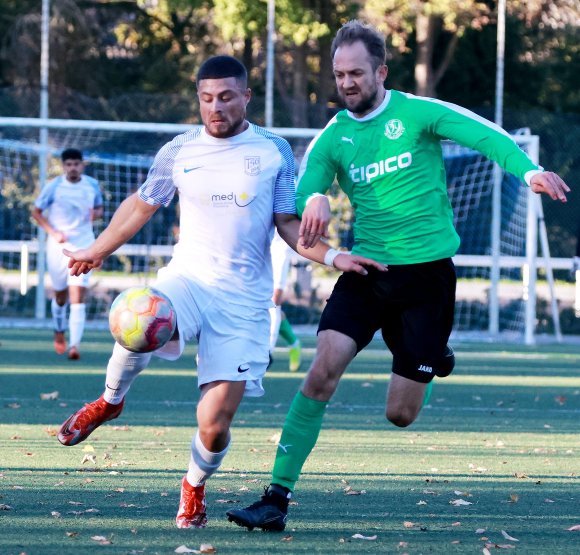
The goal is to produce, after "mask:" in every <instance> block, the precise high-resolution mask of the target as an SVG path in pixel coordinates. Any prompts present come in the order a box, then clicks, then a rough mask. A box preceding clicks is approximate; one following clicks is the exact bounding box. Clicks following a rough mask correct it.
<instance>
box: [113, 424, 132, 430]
mask: <svg viewBox="0 0 580 555" xmlns="http://www.w3.org/2000/svg"><path fill="white" fill-rule="evenodd" d="M113 430H117V431H118V432H130V431H131V428H129V426H127V425H126V424H125V426H113Z"/></svg>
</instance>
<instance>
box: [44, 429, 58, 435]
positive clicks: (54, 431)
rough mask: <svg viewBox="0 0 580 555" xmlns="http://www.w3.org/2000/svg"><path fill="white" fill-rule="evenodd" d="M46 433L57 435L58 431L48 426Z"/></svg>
mask: <svg viewBox="0 0 580 555" xmlns="http://www.w3.org/2000/svg"><path fill="white" fill-rule="evenodd" d="M44 433H45V434H46V435H47V436H49V437H55V436H56V433H57V432H56V429H55V428H50V427H48V428H45V429H44Z"/></svg>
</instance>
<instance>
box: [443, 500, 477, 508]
mask: <svg viewBox="0 0 580 555" xmlns="http://www.w3.org/2000/svg"><path fill="white" fill-rule="evenodd" d="M449 504H450V505H454V506H455V507H459V506H461V505H473V503H472V502H471V501H465V499H452V500H451V501H449Z"/></svg>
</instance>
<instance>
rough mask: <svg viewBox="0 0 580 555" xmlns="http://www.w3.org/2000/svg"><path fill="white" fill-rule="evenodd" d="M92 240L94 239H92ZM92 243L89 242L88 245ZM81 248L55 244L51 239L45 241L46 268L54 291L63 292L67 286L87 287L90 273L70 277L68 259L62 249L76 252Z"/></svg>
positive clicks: (70, 244)
mask: <svg viewBox="0 0 580 555" xmlns="http://www.w3.org/2000/svg"><path fill="white" fill-rule="evenodd" d="M93 240H94V239H93ZM91 242H92V241H89V244H90V243H91ZM80 248H82V247H79V246H78V245H73V244H72V243H68V242H67V243H57V241H56V240H54V239H53V238H52V237H49V238H48V240H47V241H46V267H47V270H48V274H49V276H50V281H51V282H52V288H53V289H54V290H55V291H64V290H65V289H66V288H67V287H68V286H69V285H78V286H79V287H88V286H89V280H90V276H91V272H92V270H91V272H89V273H88V274H81V275H80V276H71V275H70V271H69V267H68V263H69V260H70V258H69V257H68V256H66V255H65V254H64V253H63V252H62V249H68V250H70V251H76V250H78V249H80Z"/></svg>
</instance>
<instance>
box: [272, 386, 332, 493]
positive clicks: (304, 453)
mask: <svg viewBox="0 0 580 555" xmlns="http://www.w3.org/2000/svg"><path fill="white" fill-rule="evenodd" d="M327 404H328V402H327V401H316V400H314V399H310V398H309V397H306V396H305V395H304V394H303V393H302V392H301V391H299V392H298V393H297V394H296V396H295V397H294V400H293V401H292V405H291V406H290V410H289V411H288V414H287V415H286V421H285V422H284V428H283V430H282V437H281V438H280V442H279V443H278V450H277V451H276V460H275V462H274V469H273V470H272V483H273V484H278V485H280V486H284V487H286V488H288V489H289V490H291V491H293V490H294V485H295V484H296V482H297V481H298V477H299V476H300V472H301V470H302V466H303V465H304V463H305V462H306V459H307V458H308V455H310V451H312V449H313V448H314V446H315V445H316V440H317V439H318V434H319V433H320V428H321V426H322V419H323V417H324V411H325V409H326V405H327Z"/></svg>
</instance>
